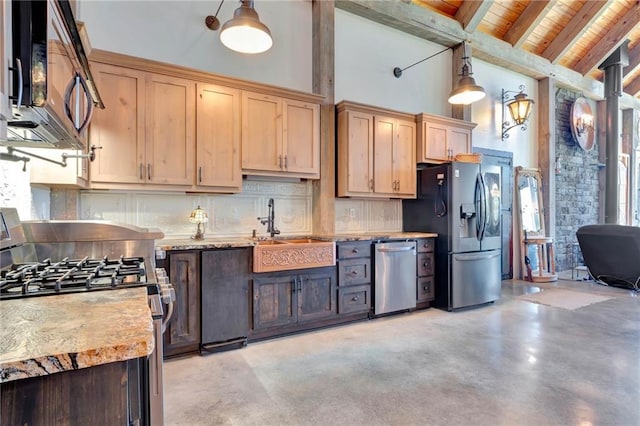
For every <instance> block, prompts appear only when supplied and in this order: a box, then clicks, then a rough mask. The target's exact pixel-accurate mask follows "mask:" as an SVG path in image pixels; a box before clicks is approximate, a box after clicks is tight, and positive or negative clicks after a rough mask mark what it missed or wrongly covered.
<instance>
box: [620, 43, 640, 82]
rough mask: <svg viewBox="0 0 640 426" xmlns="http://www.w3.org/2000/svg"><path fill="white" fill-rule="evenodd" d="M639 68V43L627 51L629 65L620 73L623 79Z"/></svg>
mask: <svg viewBox="0 0 640 426" xmlns="http://www.w3.org/2000/svg"><path fill="white" fill-rule="evenodd" d="M639 67H640V43H636V45H635V46H634V47H633V49H629V65H627V66H626V67H624V69H623V70H622V72H623V73H624V77H626V76H629V75H631V74H633V73H634V72H636V70H637V69H638V68H639Z"/></svg>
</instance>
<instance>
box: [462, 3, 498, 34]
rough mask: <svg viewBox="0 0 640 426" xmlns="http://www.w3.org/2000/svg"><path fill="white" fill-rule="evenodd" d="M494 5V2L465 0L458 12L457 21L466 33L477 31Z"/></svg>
mask: <svg viewBox="0 0 640 426" xmlns="http://www.w3.org/2000/svg"><path fill="white" fill-rule="evenodd" d="M492 5H493V0H481V1H478V0H464V1H463V2H462V4H461V5H460V7H459V8H458V11H457V12H456V16H455V19H456V21H458V22H460V25H462V28H464V29H465V30H466V31H469V32H471V31H475V30H476V28H478V25H480V22H482V19H483V18H484V15H486V14H487V12H488V11H489V9H490V8H491V6H492Z"/></svg>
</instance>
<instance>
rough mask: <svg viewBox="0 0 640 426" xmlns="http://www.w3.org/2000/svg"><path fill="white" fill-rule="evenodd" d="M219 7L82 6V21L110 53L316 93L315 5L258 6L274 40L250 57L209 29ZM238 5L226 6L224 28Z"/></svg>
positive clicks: (148, 2)
mask: <svg viewBox="0 0 640 426" xmlns="http://www.w3.org/2000/svg"><path fill="white" fill-rule="evenodd" d="M219 4H220V2H219V1H181V0H166V1H165V0H163V1H152V0H138V1H128V0H127V1H123V0H80V1H79V8H78V11H79V13H78V19H79V20H82V21H84V22H85V23H86V25H87V31H88V33H89V39H90V40H91V45H92V47H94V48H97V49H103V50H109V51H113V52H119V53H124V54H127V55H132V56H138V57H141V58H146V59H153V60H157V61H161V62H167V63H170V64H177V65H182V66H186V67H190V68H195V69H199V70H203V71H208V72H213V73H216V74H224V75H229V76H233V77H238V78H242V79H246V80H252V81H256V82H260V83H266V84H272V85H275V86H281V87H286V88H290V89H296V90H301V91H304V92H311V91H312V73H311V53H312V52H311V1H310V0H286V1H283V0H257V1H256V2H255V3H254V7H255V10H256V12H257V13H258V15H259V16H260V21H261V22H262V23H264V24H265V25H266V26H267V27H269V30H270V31H271V35H272V37H273V47H272V48H271V49H269V50H268V51H267V52H265V53H260V54H257V55H246V54H242V53H237V52H234V51H231V50H229V49H227V48H226V47H224V46H223V45H222V43H221V42H220V32H219V31H215V32H214V31H211V30H210V29H208V28H207V27H206V26H205V23H204V21H205V18H206V16H207V15H214V14H215V13H216V10H217V9H218V6H219ZM239 6H240V3H239V2H238V1H225V2H224V4H223V5H222V8H221V9H220V12H219V13H218V19H219V20H220V23H221V25H222V24H224V23H225V22H226V21H227V20H229V19H231V17H232V16H233V12H234V10H236V9H237V8H238V7H239Z"/></svg>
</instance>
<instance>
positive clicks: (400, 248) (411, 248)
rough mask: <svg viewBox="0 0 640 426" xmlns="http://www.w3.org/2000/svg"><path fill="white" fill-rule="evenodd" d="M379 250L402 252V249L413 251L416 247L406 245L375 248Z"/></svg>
mask: <svg viewBox="0 0 640 426" xmlns="http://www.w3.org/2000/svg"><path fill="white" fill-rule="evenodd" d="M376 250H377V251H379V252H382V253H394V252H395V253H397V252H403V251H412V250H413V251H415V250H416V248H415V247H414V246H406V247H380V248H377V249H376Z"/></svg>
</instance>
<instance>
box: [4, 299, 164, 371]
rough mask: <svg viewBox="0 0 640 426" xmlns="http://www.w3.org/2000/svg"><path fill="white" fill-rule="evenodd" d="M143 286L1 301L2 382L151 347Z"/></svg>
mask: <svg viewBox="0 0 640 426" xmlns="http://www.w3.org/2000/svg"><path fill="white" fill-rule="evenodd" d="M153 348H154V338H153V323H152V318H151V311H150V310H149V303H148V300H147V289H146V288H145V287H136V288H127V289H118V290H104V291H93V292H82V293H70V294H61V295H55V296H41V297H27V298H21V299H10V300H3V301H1V302H0V383H5V382H10V381H12V380H17V379H23V378H27V377H36V376H45V375H48V374H53V373H57V372H61V371H67V370H78V369H81V368H86V367H91V366H94V365H100V364H107V363H110V362H115V361H124V360H127V359H132V358H139V357H143V356H147V355H149V354H150V353H151V352H153Z"/></svg>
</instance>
